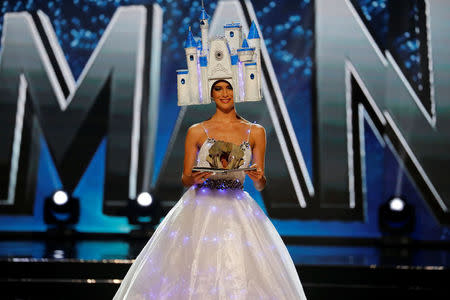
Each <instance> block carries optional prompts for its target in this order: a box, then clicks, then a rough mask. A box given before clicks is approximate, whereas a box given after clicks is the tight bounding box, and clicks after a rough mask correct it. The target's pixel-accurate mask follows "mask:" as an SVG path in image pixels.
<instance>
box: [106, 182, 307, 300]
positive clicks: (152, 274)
mask: <svg viewBox="0 0 450 300" xmlns="http://www.w3.org/2000/svg"><path fill="white" fill-rule="evenodd" d="M119 299H126V300H144V299H145V300H147V299H176V300H183V299H186V300H187V299H189V300H192V299H200V300H207V299H214V300H217V299H220V300H222V299H223V300H225V299H226V300H228V299H242V300H244V299H248V300H250V299H251V300H253V299H277V300H283V299H286V300H296V299H302V300H303V299H306V296H305V294H304V291H303V288H302V285H301V283H300V279H299V277H298V274H297V271H296V269H295V266H294V263H293V261H292V259H291V257H290V255H289V253H288V251H287V248H286V246H285V245H284V243H283V241H282V240H281V237H280V235H279V234H278V232H277V231H276V229H275V227H274V226H273V224H272V223H271V222H270V220H269V218H268V217H267V216H266V215H265V213H264V212H263V211H262V210H261V208H260V207H259V205H258V204H257V203H256V201H255V200H254V199H253V198H252V197H251V196H250V195H249V194H248V193H247V192H245V191H243V190H241V189H224V190H220V189H219V190H215V189H209V188H201V189H199V188H196V187H194V186H193V187H191V188H189V189H188V190H187V191H186V192H185V193H184V195H183V196H182V197H181V199H180V200H179V201H178V202H177V203H176V204H175V206H174V207H173V208H172V209H171V210H170V211H169V213H168V214H167V215H166V217H165V218H164V219H163V221H162V222H161V223H160V224H159V226H158V228H157V229H156V231H155V232H154V234H153V235H152V237H151V238H150V240H149V241H148V242H147V244H146V245H145V247H144V248H143V249H142V251H141V252H140V254H139V255H138V257H137V258H136V260H135V261H134V263H133V264H132V266H131V267H130V269H129V270H128V273H127V274H126V276H125V278H124V279H123V281H122V283H121V285H120V288H119V290H118V291H117V293H116V295H115V296H114V300H119Z"/></svg>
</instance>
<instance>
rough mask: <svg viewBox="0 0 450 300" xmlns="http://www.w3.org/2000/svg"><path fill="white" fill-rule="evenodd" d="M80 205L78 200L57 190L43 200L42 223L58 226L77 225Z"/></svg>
mask: <svg viewBox="0 0 450 300" xmlns="http://www.w3.org/2000/svg"><path fill="white" fill-rule="evenodd" d="M79 217H80V203H79V199H78V198H74V197H72V196H69V194H68V193H67V192H65V191H63V190H58V191H56V192H54V193H53V195H51V196H49V197H47V198H45V200H44V222H45V223H46V224H53V225H58V226H60V227H61V226H65V225H71V224H76V223H78V220H79Z"/></svg>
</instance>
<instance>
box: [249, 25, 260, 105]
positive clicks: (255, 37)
mask: <svg viewBox="0 0 450 300" xmlns="http://www.w3.org/2000/svg"><path fill="white" fill-rule="evenodd" d="M247 41H248V44H249V45H250V47H252V48H255V60H256V69H257V72H256V74H257V77H258V78H257V82H258V90H259V98H261V96H262V95H261V39H260V37H259V33H258V29H257V28H256V24H255V21H252V25H251V26H250V32H249V33H248V37H247Z"/></svg>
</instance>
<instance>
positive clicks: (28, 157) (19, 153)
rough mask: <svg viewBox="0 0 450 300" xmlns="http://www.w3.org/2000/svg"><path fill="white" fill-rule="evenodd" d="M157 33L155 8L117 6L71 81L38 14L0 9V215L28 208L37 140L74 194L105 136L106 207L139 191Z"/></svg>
mask: <svg viewBox="0 0 450 300" xmlns="http://www.w3.org/2000/svg"><path fill="white" fill-rule="evenodd" d="M161 30H162V12H161V9H160V8H159V6H157V5H153V6H149V7H144V6H128V7H120V8H119V9H118V10H117V11H116V12H115V14H114V16H113V17H112V19H111V22H110V24H109V25H108V27H107V28H106V30H105V33H104V34H103V36H102V38H101V39H100V41H99V43H98V45H97V47H96V49H95V50H94V52H93V54H92V56H91V57H90V59H89V61H88V63H87V65H86V66H85V68H84V70H83V72H82V74H81V75H80V78H79V80H78V82H77V83H75V81H74V79H73V76H72V73H71V71H70V69H69V68H68V65H67V62H66V60H65V58H64V55H63V52H62V50H61V48H60V46H59V43H58V41H57V39H56V35H55V32H54V30H53V28H52V26H51V23H50V22H49V20H48V18H47V16H46V15H45V14H44V13H42V12H41V11H38V12H37V13H28V12H19V13H8V14H6V15H5V18H4V31H3V37H2V52H1V57H0V124H1V130H0V142H1V147H0V205H1V208H0V213H2V214H5V213H6V214H32V213H33V211H32V208H33V202H34V196H35V188H36V181H37V168H38V162H39V149H40V143H41V142H42V141H45V142H46V143H47V145H48V148H49V150H50V154H51V156H52V158H53V161H54V163H55V166H56V169H57V171H58V174H59V176H60V179H61V181H62V184H63V188H64V189H65V190H67V191H68V192H73V190H74V189H75V187H76V186H77V184H78V182H79V180H80V178H81V177H82V175H83V173H84V171H85V170H86V168H87V166H88V165H89V163H90V161H91V159H92V156H93V155H94V153H95V152H96V150H97V148H98V146H99V144H100V143H101V142H102V140H104V139H105V137H106V165H105V170H104V172H105V185H104V199H105V200H108V201H109V202H108V203H109V204H110V205H109V206H108V207H105V211H106V212H107V213H108V212H111V211H108V210H109V209H111V210H113V211H114V212H115V213H117V211H120V210H121V209H122V208H123V207H125V206H126V203H127V200H128V199H129V198H134V197H135V196H136V193H137V192H141V191H146V190H147V189H148V185H149V184H150V178H151V170H152V160H151V157H149V156H148V155H149V153H152V152H153V151H152V149H153V147H154V139H155V137H154V134H153V133H152V132H156V131H154V130H153V131H151V130H150V128H155V126H154V125H155V124H153V123H152V122H155V121H156V117H153V118H152V117H151V116H152V115H154V114H156V113H157V100H158V93H159V81H158V79H157V78H158V76H156V77H155V78H152V77H151V76H150V74H156V75H158V74H159V65H160V64H159V57H160V48H161V47H160V36H161ZM150 100H151V101H150ZM99 171H100V172H103V170H99Z"/></svg>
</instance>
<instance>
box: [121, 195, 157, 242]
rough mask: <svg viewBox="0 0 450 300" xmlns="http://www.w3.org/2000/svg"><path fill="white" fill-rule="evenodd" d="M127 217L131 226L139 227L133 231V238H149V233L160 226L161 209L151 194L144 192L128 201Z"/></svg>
mask: <svg viewBox="0 0 450 300" xmlns="http://www.w3.org/2000/svg"><path fill="white" fill-rule="evenodd" d="M127 217H128V222H129V223H130V224H132V225H139V227H138V229H136V230H132V232H131V235H132V236H137V237H148V235H149V232H150V231H152V229H154V227H155V226H156V225H158V224H159V220H160V218H161V207H160V206H159V202H158V201H155V199H154V198H153V196H152V194H151V193H150V192H142V193H140V194H139V195H138V196H137V197H136V198H135V199H130V200H129V201H128V213H127Z"/></svg>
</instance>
